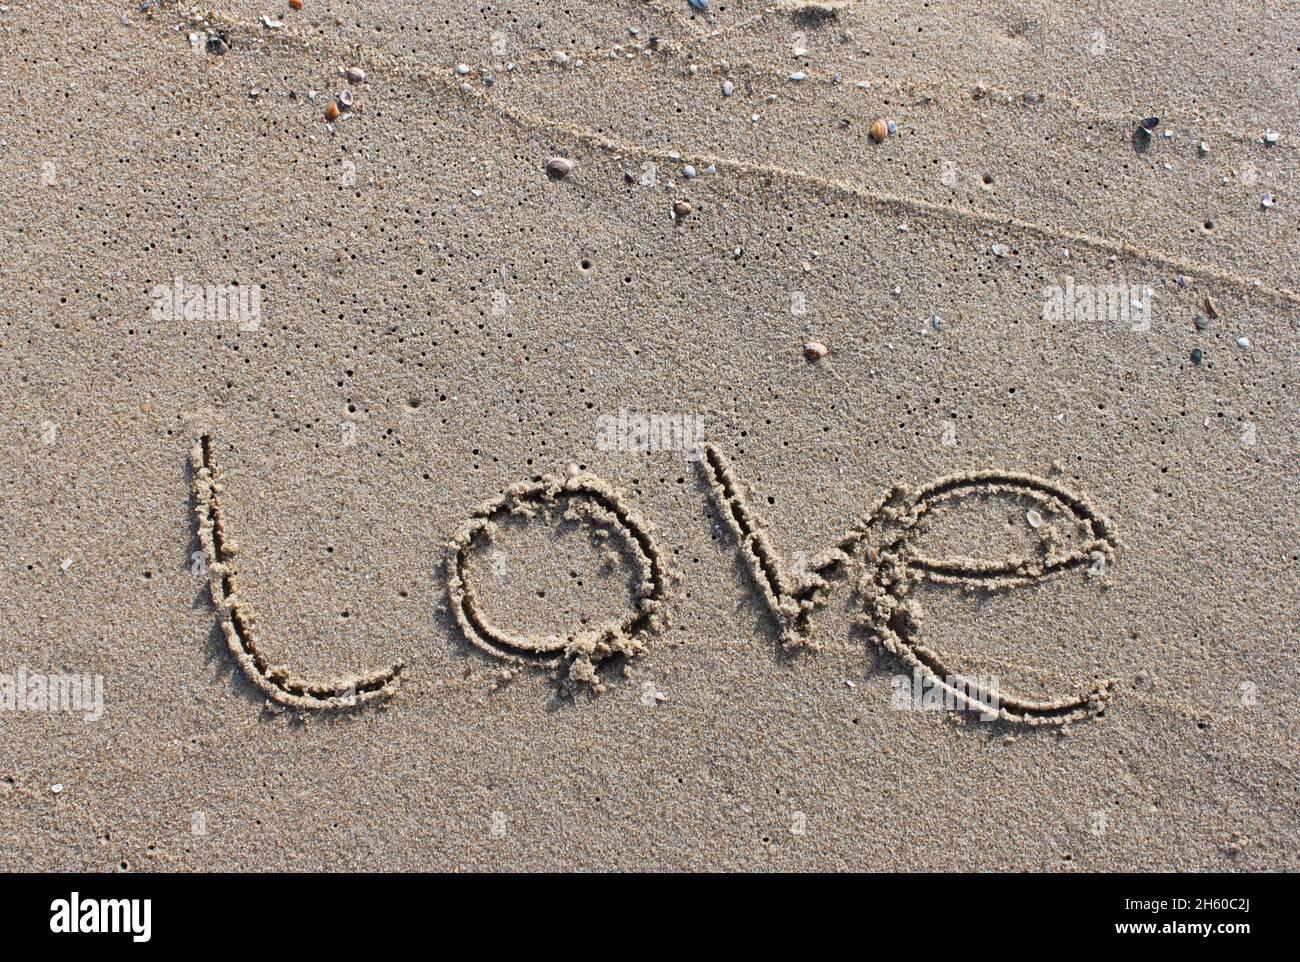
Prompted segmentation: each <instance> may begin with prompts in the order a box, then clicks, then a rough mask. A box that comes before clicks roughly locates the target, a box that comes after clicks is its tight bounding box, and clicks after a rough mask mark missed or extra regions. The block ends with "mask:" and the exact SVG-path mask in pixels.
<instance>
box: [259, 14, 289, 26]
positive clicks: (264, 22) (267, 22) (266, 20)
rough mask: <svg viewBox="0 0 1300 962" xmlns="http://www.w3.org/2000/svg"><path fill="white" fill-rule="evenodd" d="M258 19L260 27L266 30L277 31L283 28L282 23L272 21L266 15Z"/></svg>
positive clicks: (280, 21)
mask: <svg viewBox="0 0 1300 962" xmlns="http://www.w3.org/2000/svg"><path fill="white" fill-rule="evenodd" d="M260 19H261V21H262V26H264V27H265V28H266V29H267V30H279V29H280V28H281V27H283V26H284V22H283V21H282V20H272V19H271V18H270V17H268V16H267V15H266V14H262V16H261V18H260Z"/></svg>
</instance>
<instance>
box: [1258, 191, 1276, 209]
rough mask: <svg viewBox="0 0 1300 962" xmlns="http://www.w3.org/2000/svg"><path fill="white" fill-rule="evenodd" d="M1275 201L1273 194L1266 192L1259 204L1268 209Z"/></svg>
mask: <svg viewBox="0 0 1300 962" xmlns="http://www.w3.org/2000/svg"><path fill="white" fill-rule="evenodd" d="M1274 203H1275V201H1274V200H1273V195H1272V194H1265V195H1264V196H1263V197H1261V198H1260V200H1259V206H1260V207H1263V208H1264V209H1265V210H1268V209H1269V208H1270V207H1272V206H1273V204H1274Z"/></svg>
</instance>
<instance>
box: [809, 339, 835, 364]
mask: <svg viewBox="0 0 1300 962" xmlns="http://www.w3.org/2000/svg"><path fill="white" fill-rule="evenodd" d="M829 353H830V348H828V347H827V346H826V345H825V344H823V343H822V342H821V341H809V342H808V343H807V344H805V345H804V346H803V356H804V357H806V358H807V359H808V360H810V361H820V360H821V359H822V358H824V357H825V356H826V355H827V354H829Z"/></svg>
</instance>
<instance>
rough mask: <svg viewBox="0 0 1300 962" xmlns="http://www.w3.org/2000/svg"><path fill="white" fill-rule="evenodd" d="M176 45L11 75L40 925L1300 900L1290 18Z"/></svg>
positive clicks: (172, 25)
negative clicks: (1254, 875) (910, 902)
mask: <svg viewBox="0 0 1300 962" xmlns="http://www.w3.org/2000/svg"><path fill="white" fill-rule="evenodd" d="M831 7H833V8H834V9H830V8H831ZM191 10H192V8H191V6H190V5H188V4H176V3H171V2H164V3H157V2H155V3H152V4H149V5H147V8H145V9H142V5H140V4H137V3H134V2H132V3H114V4H102V3H90V2H69V3H64V4H59V5H57V8H54V7H49V6H39V5H35V4H31V3H27V2H22V0H10V2H9V3H7V4H6V5H5V7H4V8H3V10H2V11H0V92H3V95H4V100H5V102H6V108H5V110H4V111H3V116H2V117H0V190H2V191H3V196H4V197H5V204H4V213H5V216H4V218H3V221H2V222H0V251H3V257H0V298H2V300H0V303H3V304H4V305H5V307H4V309H3V310H2V311H0V361H2V362H3V363H2V364H0V546H2V547H3V551H2V552H0V608H2V609H3V611H4V613H5V626H6V627H5V630H4V632H3V633H0V639H2V640H0V823H3V825H4V828H5V836H6V838H7V839H9V840H10V842H9V844H6V845H5V846H3V847H2V848H0V869H4V870H28V869H64V870H66V869H85V870H116V871H138V870H160V871H185V870H205V869H219V870H239V871H250V870H273V869H291V870H322V869H324V870H343V869H354V870H388V869H413V870H448V871H463V870H488V869H506V870H517V869H560V870H597V869H630V870H668V869H722V870H809V869H823V870H849V869H879V870H898V869H921V868H924V869H983V870H997V869H1030V870H1041V871H1080V870H1082V871H1106V870H1117V869H1137V870H1177V871H1201V870H1243V871H1262V870H1295V869H1297V868H1300V857H1298V854H1297V851H1298V846H1297V841H1298V838H1300V811H1298V805H1297V771H1296V766H1297V735H1298V734H1300V727H1298V726H1300V707H1298V706H1300V691H1298V690H1297V688H1298V683H1297V677H1300V663H1298V661H1300V659H1298V656H1297V648H1296V625H1297V621H1298V620H1300V619H1298V618H1297V611H1298V609H1300V598H1298V596H1297V595H1298V593H1297V584H1298V583H1300V579H1297V568H1298V567H1300V549H1298V548H1297V545H1300V512H1298V511H1297V509H1296V504H1295V497H1294V491H1295V486H1296V481H1297V474H1296V464H1297V452H1298V451H1300V429H1298V426H1297V418H1296V404H1295V392H1296V384H1297V381H1298V380H1300V362H1298V360H1297V357H1298V355H1297V350H1296V341H1297V337H1298V336H1300V294H1298V293H1297V291H1300V273H1297V272H1298V271H1300V243H1297V219H1296V213H1295V210H1296V206H1295V205H1296V196H1297V195H1296V191H1295V186H1296V173H1297V153H1296V150H1297V146H1296V145H1297V142H1298V141H1297V137H1300V101H1298V100H1297V98H1296V96H1295V89H1296V88H1295V79H1296V61H1295V37H1296V36H1297V29H1298V28H1300V14H1297V12H1296V10H1295V9H1294V8H1293V7H1291V6H1289V5H1286V4H1266V5H1263V6H1260V5H1256V4H1241V3H1233V4H1228V5H1226V6H1216V5H1205V4H1181V3H1173V2H1164V3H1152V2H1140V3H1137V4H1124V5H1120V6H1111V5H1104V6H1102V7H1096V6H1095V5H1094V6H1093V7H1091V8H1086V9H1078V10H1075V9H1068V10H1067V9H1063V8H1061V5H1059V4H1038V3H1015V4H997V5H994V4H987V3H977V2H958V3H953V4H944V5H942V6H941V7H940V6H939V5H934V4H928V5H927V4H922V3H914V2H907V3H901V4H895V5H893V6H890V7H881V6H880V5H868V4H863V3H844V4H833V5H827V7H826V8H825V9H822V8H818V9H809V8H807V7H799V5H797V4H784V5H782V4H768V5H764V4H759V3H749V2H743V3H736V2H729V3H725V4H724V3H722V2H721V0H713V2H712V4H711V5H710V10H709V12H708V13H707V14H702V13H698V12H694V11H693V10H692V8H691V6H690V4H689V3H688V2H687V0H681V2H677V0H671V2H663V0H656V2H652V3H645V2H635V0H613V2H609V3H601V4H588V5H584V6H581V7H564V6H560V7H556V6H555V5H552V4H547V3H526V4H524V5H522V6H520V5H518V4H516V5H508V6H502V5H498V4H493V3H486V4H476V5H462V4H454V3H446V2H442V0H439V2H435V3H431V4H413V3H380V2H378V0H365V2H340V0H330V2H325V0H306V2H305V4H304V9H303V10H302V11H293V10H290V9H289V8H288V6H287V4H285V3H281V2H279V0H275V2H267V3H264V4H262V5H258V4H254V3H246V2H242V0H240V2H233V3H228V4H225V5H223V6H221V7H220V8H218V9H216V10H213V11H211V12H208V11H207V10H205V11H204V13H203V14H202V15H201V16H199V15H194V14H192V13H191ZM263 15H265V16H266V17H268V18H269V21H270V23H271V24H272V25H274V24H277V23H282V26H278V27H275V26H267V25H266V24H265V23H263V22H262V21H261V20H260V18H261V17H262V16H263ZM634 31H635V32H634ZM218 38H219V39H220V43H218V42H217V40H218ZM223 45H224V46H225V47H226V48H228V49H226V51H225V52H224V53H220V52H217V51H218V50H220V49H221V47H222V46H223ZM460 65H463V67H464V70H458V66H460ZM511 65H513V67H512V66H511ZM350 66H357V67H360V68H361V69H362V70H363V71H364V73H365V79H364V81H363V82H357V81H351V80H347V79H346V78H345V77H344V76H342V75H341V71H342V70H344V69H346V68H348V67H350ZM724 84H726V85H727V90H729V91H730V93H729V95H728V94H727V93H724V89H723V88H724ZM345 89H346V90H349V91H350V92H351V93H352V95H353V103H352V107H351V109H350V110H341V112H340V116H339V119H337V120H335V121H334V122H330V121H328V120H327V118H326V110H327V108H328V106H329V105H330V103H331V102H334V100H335V97H336V96H337V94H338V93H339V92H340V91H342V90H345ZM877 117H883V118H886V119H887V120H889V121H892V122H893V123H894V124H895V125H896V128H895V131H894V133H893V134H892V135H891V136H889V137H887V138H886V139H885V140H884V142H882V143H876V142H875V141H874V140H873V139H871V137H870V136H869V134H868V131H869V129H870V127H871V125H872V123H873V121H874V120H875V119H876V118H877ZM1147 117H1158V118H1159V124H1158V125H1156V126H1154V127H1153V129H1152V131H1151V133H1150V134H1149V135H1143V134H1141V133H1139V132H1138V128H1139V121H1141V120H1142V119H1143V118H1147ZM1166 132H1168V133H1169V134H1170V136H1168V137H1166V136H1165V135H1166ZM1270 134H1275V135H1276V136H1275V137H1270ZM1202 145H1204V146H1202ZM557 157H558V158H564V159H567V160H569V161H571V163H572V165H573V166H572V169H571V171H569V172H568V173H567V174H564V175H563V176H552V175H551V174H548V172H547V170H546V166H547V164H548V162H549V161H551V160H552V159H554V158H557ZM687 165H689V166H690V167H692V168H693V170H694V172H695V176H694V177H693V178H691V177H689V176H688V175H687V173H686V170H685V168H686V166H687ZM555 173H561V172H560V171H555ZM1266 200H1271V201H1272V203H1271V204H1267V203H1266ZM683 204H687V205H689V210H688V209H687V207H685V206H682V205H683ZM1198 315H1201V321H1200V324H1199V326H1198V323H1197V316H1198ZM812 341H816V342H820V343H821V344H824V345H825V346H826V348H827V349H828V353H827V354H826V356H824V357H821V358H819V359H815V360H810V359H808V358H807V357H806V356H805V348H804V346H805V344H806V343H809V342H812ZM1197 348H1199V349H1200V352H1201V353H1200V354H1199V360H1194V359H1193V357H1192V352H1193V350H1194V349H1197ZM652 416H653V418H654V420H653V421H652V420H651V418H652ZM203 438H206V439H207V441H206V442H203V441H201V439H203ZM701 441H704V442H707V444H706V445H704V446H701V445H700V444H699V443H697V442H701ZM204 443H206V444H207V445H208V446H209V447H208V451H209V454H210V461H209V462H208V463H205V459H204V456H203V448H202V444H204ZM196 446H199V450H198V454H197V455H196V454H195V453H194V452H195V448H196ZM706 455H707V456H706ZM214 469H215V470H214ZM214 504H215V505H216V506H217V511H216V512H215V513H214V511H213V506H214ZM476 512H478V514H476ZM217 515H219V521H220V527H221V533H220V538H219V539H217V540H219V541H220V544H218V543H217V541H216V540H214V537H213V532H214V531H215V530H216V525H217V520H218V519H217ZM226 576H229V580H226ZM241 619H242V620H241ZM73 676H75V678H76V679H77V680H78V686H77V687H76V688H75V689H74V691H75V693H81V692H82V691H83V690H84V693H85V695H86V699H87V700H86V701H84V702H82V703H81V704H80V706H79V707H78V706H77V705H73V704H69V703H66V702H65V701H63V700H60V699H55V701H58V702H59V704H58V705H56V706H55V708H51V707H50V705H49V704H48V703H47V702H48V699H43V698H39V697H34V695H33V693H34V692H37V691H41V692H46V691H48V689H49V687H50V682H49V679H51V678H58V679H63V680H67V679H70V678H72V677H73ZM82 681H84V682H85V685H84V689H83V687H82V686H81V684H80V683H81V682H82ZM967 682H970V684H967ZM96 684H99V685H101V686H102V687H101V688H100V689H99V690H100V691H101V693H102V706H101V709H100V710H96V708H95V707H94V704H93V700H92V696H93V692H94V691H95V690H96V687H95V686H96ZM56 688H57V686H56ZM20 694H21V696H22V697H20ZM990 699H996V700H997V701H998V704H990V703H989V702H990ZM92 716H93V717H92Z"/></svg>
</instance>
